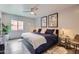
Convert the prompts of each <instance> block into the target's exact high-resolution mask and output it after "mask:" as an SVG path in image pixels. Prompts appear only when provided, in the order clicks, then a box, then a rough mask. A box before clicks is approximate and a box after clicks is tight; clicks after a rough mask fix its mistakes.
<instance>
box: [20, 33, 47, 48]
mask: <svg viewBox="0 0 79 59" xmlns="http://www.w3.org/2000/svg"><path fill="white" fill-rule="evenodd" d="M21 36H22V37H23V38H24V39H26V40H28V41H29V42H30V43H31V44H32V45H33V47H34V49H36V48H38V47H39V46H40V45H41V44H44V43H46V42H47V41H46V39H45V38H44V37H43V36H41V35H38V34H34V33H23V34H22V35H21Z"/></svg>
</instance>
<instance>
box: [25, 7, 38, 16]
mask: <svg viewBox="0 0 79 59" xmlns="http://www.w3.org/2000/svg"><path fill="white" fill-rule="evenodd" d="M37 10H38V8H37V7H36V6H35V7H32V8H30V10H29V11H26V10H25V11H24V12H25V13H30V14H31V15H37V13H36V11H37Z"/></svg>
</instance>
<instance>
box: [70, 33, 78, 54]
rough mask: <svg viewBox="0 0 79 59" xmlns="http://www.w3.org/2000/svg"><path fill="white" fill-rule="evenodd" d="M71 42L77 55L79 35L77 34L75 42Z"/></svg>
mask: <svg viewBox="0 0 79 59" xmlns="http://www.w3.org/2000/svg"><path fill="white" fill-rule="evenodd" d="M70 42H71V48H74V50H75V53H77V51H78V50H79V34H76V36H75V37H74V39H73V40H71V41H70Z"/></svg>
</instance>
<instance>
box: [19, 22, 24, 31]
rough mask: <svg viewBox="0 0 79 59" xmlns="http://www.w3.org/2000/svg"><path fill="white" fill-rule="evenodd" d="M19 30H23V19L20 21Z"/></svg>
mask: <svg viewBox="0 0 79 59" xmlns="http://www.w3.org/2000/svg"><path fill="white" fill-rule="evenodd" d="M18 30H23V21H18Z"/></svg>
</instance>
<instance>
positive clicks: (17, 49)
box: [5, 39, 75, 54]
mask: <svg viewBox="0 0 79 59" xmlns="http://www.w3.org/2000/svg"><path fill="white" fill-rule="evenodd" d="M7 45H8V46H7V48H6V51H7V52H8V53H9V54H23V49H22V42H21V39H16V40H9V41H8V43H7ZM66 50H67V51H68V53H67V54H75V52H74V50H73V49H66ZM6 51H5V52H6Z"/></svg>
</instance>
